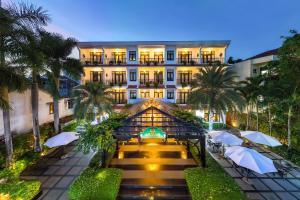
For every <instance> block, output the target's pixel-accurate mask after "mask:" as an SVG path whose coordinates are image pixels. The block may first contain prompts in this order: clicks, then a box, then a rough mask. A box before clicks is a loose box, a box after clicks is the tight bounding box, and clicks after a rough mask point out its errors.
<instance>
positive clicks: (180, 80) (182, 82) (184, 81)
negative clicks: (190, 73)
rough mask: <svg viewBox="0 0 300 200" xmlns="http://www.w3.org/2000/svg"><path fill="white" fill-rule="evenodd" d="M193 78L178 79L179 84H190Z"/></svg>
mask: <svg viewBox="0 0 300 200" xmlns="http://www.w3.org/2000/svg"><path fill="white" fill-rule="evenodd" d="M192 81H193V80H192V79H177V81H176V83H177V85H190V84H191V83H192Z"/></svg>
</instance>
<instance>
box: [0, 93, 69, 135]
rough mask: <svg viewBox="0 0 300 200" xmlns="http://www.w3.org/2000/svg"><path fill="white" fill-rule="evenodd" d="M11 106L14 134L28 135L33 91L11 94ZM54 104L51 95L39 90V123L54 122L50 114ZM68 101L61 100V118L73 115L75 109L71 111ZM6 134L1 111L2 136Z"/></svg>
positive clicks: (0, 133) (0, 127)
mask: <svg viewBox="0 0 300 200" xmlns="http://www.w3.org/2000/svg"><path fill="white" fill-rule="evenodd" d="M9 101H10V105H11V108H12V109H11V111H10V126H11V131H12V132H13V133H17V134H19V133H26V132H29V131H30V130H32V112H31V91H30V89H27V90H26V91H24V92H22V93H18V92H11V93H9ZM52 102H53V100H52V97H51V95H50V94H48V93H47V92H45V91H44V90H39V123H40V125H42V124H44V123H48V122H52V121H53V114H50V104H51V103H52ZM69 103H70V102H68V99H67V98H65V99H61V100H59V114H60V117H66V116H70V115H73V109H72V108H71V109H69V106H71V105H68V104H69ZM3 133H4V128H3V114H2V110H0V136H2V135H3Z"/></svg>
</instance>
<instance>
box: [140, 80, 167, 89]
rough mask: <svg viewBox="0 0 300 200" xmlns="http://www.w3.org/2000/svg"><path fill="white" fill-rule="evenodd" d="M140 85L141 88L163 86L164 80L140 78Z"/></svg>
mask: <svg viewBox="0 0 300 200" xmlns="http://www.w3.org/2000/svg"><path fill="white" fill-rule="evenodd" d="M140 87H141V88H163V87H164V80H163V79H160V80H153V79H148V80H140Z"/></svg>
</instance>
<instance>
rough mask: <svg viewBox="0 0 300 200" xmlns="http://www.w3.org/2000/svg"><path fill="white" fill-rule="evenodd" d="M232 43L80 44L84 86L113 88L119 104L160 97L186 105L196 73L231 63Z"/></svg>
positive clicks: (146, 42) (154, 42)
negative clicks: (228, 53)
mask: <svg viewBox="0 0 300 200" xmlns="http://www.w3.org/2000/svg"><path fill="white" fill-rule="evenodd" d="M229 43H230V41H227V40H225V41H140V42H79V43H78V49H79V57H80V60H81V62H82V63H83V65H84V66H85V67H84V72H85V73H84V76H82V78H81V83H82V84H84V83H86V82H90V81H92V82H102V83H104V84H106V85H109V86H111V87H112V88H113V89H114V99H115V104H126V103H129V104H135V103H138V102H141V101H143V100H147V99H158V100H161V101H164V102H169V103H177V104H180V105H183V106H184V105H186V103H187V99H188V94H189V92H190V83H191V81H192V79H193V77H194V75H195V74H196V73H198V71H199V69H200V68H201V67H205V66H209V65H211V64H212V63H222V64H226V63H225V60H226V49H227V47H228V45H229ZM220 118H222V117H220ZM224 121H225V120H224Z"/></svg>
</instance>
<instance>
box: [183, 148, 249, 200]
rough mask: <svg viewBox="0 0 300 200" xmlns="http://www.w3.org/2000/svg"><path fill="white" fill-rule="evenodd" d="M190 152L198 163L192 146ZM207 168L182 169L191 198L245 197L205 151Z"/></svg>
mask: <svg viewBox="0 0 300 200" xmlns="http://www.w3.org/2000/svg"><path fill="white" fill-rule="evenodd" d="M191 153H192V155H193V156H194V158H196V161H197V162H198V163H199V159H198V158H199V156H198V155H196V151H195V149H194V148H191ZM206 160H207V168H201V167H196V168H188V169H186V170H184V173H185V178H186V182H187V185H188V188H189V191H190V193H191V196H192V199H193V200H206V199H211V200H219V199H222V200H227V199H228V200H233V199H234V200H236V199H237V200H243V199H247V197H246V195H245V194H244V193H243V192H242V191H241V189H240V187H239V186H238V185H237V184H236V183H235V181H234V180H233V178H232V177H230V176H229V175H228V174H227V173H226V172H225V171H224V170H223V168H222V167H221V166H220V165H219V164H218V163H217V162H216V161H215V160H214V159H213V158H212V157H211V156H210V155H209V154H208V153H207V155H206Z"/></svg>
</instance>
